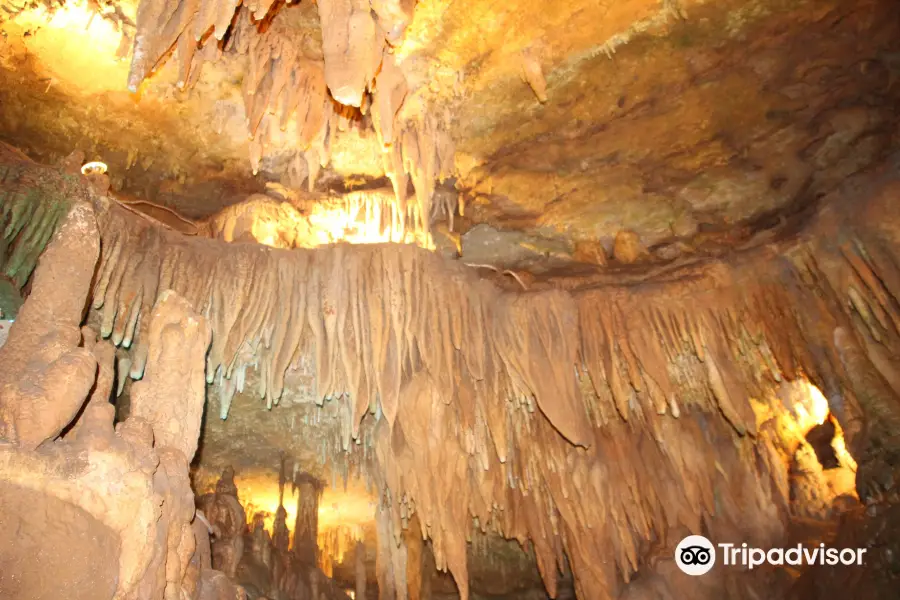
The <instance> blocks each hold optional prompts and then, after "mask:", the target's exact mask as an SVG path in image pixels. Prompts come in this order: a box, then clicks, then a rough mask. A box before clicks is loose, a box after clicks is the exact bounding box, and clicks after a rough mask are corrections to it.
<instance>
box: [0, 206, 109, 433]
mask: <svg viewBox="0 0 900 600" xmlns="http://www.w3.org/2000/svg"><path fill="white" fill-rule="evenodd" d="M99 250H100V248H99V240H98V235H97V225H96V222H95V221H94V215H93V211H92V210H91V208H90V206H89V205H87V204H84V203H79V204H76V205H75V206H73V208H72V209H71V211H70V212H69V214H68V215H67V216H66V217H65V218H64V220H63V222H62V224H61V225H60V227H59V231H58V234H57V236H56V238H55V239H54V240H53V241H52V242H51V243H50V244H49V245H48V247H47V251H46V252H44V254H43V255H42V256H41V259H40V263H39V265H38V269H37V271H36V272H35V276H34V283H33V284H32V296H31V301H29V302H26V303H25V305H24V306H23V307H22V309H21V310H20V312H19V316H18V318H17V320H16V326H15V327H13V328H12V330H11V331H10V333H9V338H8V339H7V341H6V344H5V345H4V346H3V347H2V348H0V361H2V363H3V365H4V370H3V372H2V373H0V436H2V437H3V438H5V439H6V440H8V441H10V442H13V443H16V444H18V445H19V446H21V447H22V448H25V449H34V448H37V447H38V446H39V445H40V444H41V443H43V442H44V441H46V440H52V439H54V438H55V437H56V436H58V435H59V434H60V432H61V431H62V429H63V428H64V427H65V426H66V425H68V424H69V423H70V422H71V421H72V419H73V418H74V417H75V415H76V413H78V410H79V409H80V408H81V405H82V403H84V399H85V398H86V397H87V395H88V392H89V391H90V389H91V386H93V384H94V376H95V373H96V370H97V361H96V360H95V358H94V357H93V355H92V354H91V353H90V352H89V351H88V350H86V349H84V348H79V347H78V346H79V344H80V342H81V331H80V328H79V325H80V323H81V318H82V314H81V307H82V306H83V305H84V302H85V301H86V299H87V296H88V293H89V290H90V285H89V282H90V280H91V275H92V273H93V270H94V265H95V264H96V262H97V256H98V254H99ZM73 258H75V259H74V260H73Z"/></svg>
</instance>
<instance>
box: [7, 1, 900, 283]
mask: <svg viewBox="0 0 900 600" xmlns="http://www.w3.org/2000/svg"><path fill="white" fill-rule="evenodd" d="M152 4H153V3H148V5H147V6H148V7H152ZM155 4H157V5H159V6H160V7H162V6H166V7H168V10H169V11H170V12H171V11H174V10H175V9H176V7H180V6H182V5H181V4H179V3H177V2H169V3H165V2H157V3H155ZM183 4H184V7H183V9H179V10H182V12H188V11H190V10H194V11H197V10H199V9H198V8H197V5H194V4H191V3H183ZM350 4H352V3H350ZM382 4H384V5H390V6H394V5H396V6H397V7H399V8H400V9H406V10H407V13H408V14H410V16H411V19H409V23H408V26H407V27H406V29H405V31H403V28H402V27H401V26H395V28H394V29H392V30H391V31H389V32H388V33H387V34H386V35H387V37H388V38H390V39H389V41H388V42H385V44H384V45H385V46H386V47H387V49H388V50H387V54H385V56H389V57H390V58H391V60H392V61H393V63H396V66H397V67H399V69H400V71H401V72H402V76H403V78H404V80H405V84H406V85H405V87H406V90H407V92H406V94H405V96H403V100H402V103H401V104H400V105H399V106H397V105H396V102H395V103H394V105H392V108H393V109H394V110H396V111H397V115H396V116H397V119H396V122H397V123H398V124H399V123H403V122H411V121H412V122H416V121H418V122H422V121H423V120H424V119H431V120H432V121H433V127H435V128H438V129H440V130H441V132H445V133H446V134H447V135H449V137H450V139H451V140H452V143H453V148H454V149H455V151H454V153H453V156H452V159H453V160H452V167H450V168H447V169H446V172H442V173H440V175H446V176H445V177H441V178H440V179H443V182H442V183H438V185H439V189H438V192H437V193H438V195H440V194H445V195H446V194H450V195H458V196H460V200H461V202H462V204H463V207H464V209H463V210H462V211H461V212H462V213H463V216H461V217H460V216H458V217H457V218H456V223H455V225H454V229H455V230H456V233H457V234H459V233H462V234H463V235H464V236H465V233H466V232H467V231H468V230H470V229H471V228H472V227H474V226H475V225H478V224H482V225H484V226H485V227H482V228H479V229H476V230H475V231H474V232H473V233H472V235H471V236H469V237H468V238H465V237H464V242H468V246H469V247H470V248H471V254H472V255H473V256H474V257H476V258H477V259H478V261H480V260H481V259H482V258H483V257H482V255H483V254H494V255H495V258H496V260H497V261H499V262H503V261H506V262H508V263H509V264H510V265H512V266H520V267H521V268H523V269H529V268H530V267H534V268H531V269H530V270H540V267H539V266H536V265H535V264H534V263H535V262H540V261H541V259H545V261H547V260H549V261H550V262H551V263H552V261H553V260H554V259H558V260H561V261H562V262H566V261H569V262H571V261H573V260H574V261H576V262H578V261H581V262H586V263H597V262H603V261H604V257H602V256H600V255H601V254H606V255H612V254H613V240H614V238H615V236H616V234H617V233H618V232H619V231H622V230H630V231H634V232H636V233H637V235H638V236H639V239H640V243H641V245H643V246H645V247H647V248H650V249H651V251H655V252H656V255H657V257H659V258H662V259H664V260H665V259H670V258H671V257H672V256H673V255H678V254H682V253H685V252H691V251H694V250H696V248H698V247H703V245H704V243H706V242H708V238H709V237H711V236H713V237H714V236H715V235H716V234H717V233H721V232H722V231H723V230H725V229H727V230H729V231H730V232H731V234H732V237H735V236H736V237H740V236H741V235H742V234H741V233H740V232H739V230H738V229H739V228H736V226H737V225H740V224H744V223H748V222H752V221H753V220H754V219H759V218H762V217H766V216H771V215H772V214H773V213H778V212H779V211H789V210H792V209H795V208H796V207H797V205H802V204H805V203H809V202H811V201H813V200H814V199H815V198H816V197H818V196H821V195H822V194H824V193H826V192H827V191H829V190H830V189H832V188H833V187H834V186H835V185H836V182H838V181H840V180H841V179H842V178H843V177H845V176H847V175H848V174H850V173H852V172H855V171H858V170H859V169H861V168H864V167H865V166H867V165H869V164H872V163H874V162H876V161H877V160H878V159H879V158H880V157H881V156H882V155H883V154H884V153H885V152H886V150H887V149H888V148H889V147H890V146H891V143H892V140H893V138H894V137H896V119H895V117H894V114H895V111H893V110H892V104H891V102H890V98H892V97H893V96H894V94H892V92H893V89H894V88H893V83H894V81H895V77H896V74H897V72H898V60H897V58H896V54H895V52H896V48H892V45H893V46H896V45H897V42H896V38H895V37H894V35H893V34H894V33H895V32H894V27H893V24H892V20H891V19H890V18H881V16H883V15H884V11H885V10H890V7H889V6H888V3H882V4H878V3H876V2H871V1H867V2H839V1H836V2H783V1H778V0H767V1H759V2H758V1H752V2H747V1H745V0H733V1H728V2H717V3H711V2H702V1H701V2H694V1H678V2H675V1H671V0H666V1H663V2H659V1H657V0H629V1H627V2H616V3H611V2H594V1H587V0H581V1H576V2H564V3H563V2H554V3H546V2H536V1H535V2H533V1H529V0H519V1H517V2H505V3H500V4H498V3H495V2H490V1H488V0H467V1H456V2H449V1H445V0H444V1H442V0H430V1H426V2H419V3H418V4H416V3H414V2H413V3H410V2H399V3H397V2H395V3H390V2H387V3H382ZM48 5H49V7H50V10H51V11H54V13H55V14H56V16H55V17H54V18H53V19H51V20H50V22H49V23H48V22H47V18H46V15H44V12H43V11H42V10H35V9H28V8H27V7H28V6H31V5H30V4H28V3H24V2H23V1H22V0H11V1H10V0H7V1H6V2H4V7H5V13H4V14H5V16H4V17H3V19H4V25H3V32H4V34H3V39H2V42H0V43H2V50H3V51H2V56H3V59H2V60H3V69H2V72H0V76H2V78H3V82H2V86H0V89H2V91H0V102H2V106H3V110H2V117H0V135H2V136H3V138H4V139H6V140H7V141H9V142H12V143H14V144H15V145H17V146H19V147H21V148H23V149H24V150H26V151H27V152H29V153H30V154H32V155H33V157H35V158H39V159H42V160H45V161H49V162H53V161H54V160H58V159H60V158H62V157H64V156H66V155H68V154H69V153H70V152H71V151H72V150H74V149H81V150H83V151H85V152H86V154H87V155H88V156H89V158H96V159H102V160H103V161H105V162H106V163H107V164H108V165H109V175H110V177H111V180H112V184H113V189H115V190H117V191H119V192H120V193H121V194H123V195H125V196H132V197H137V198H144V199H147V200H151V201H154V202H157V203H160V204H164V205H168V206H171V207H174V208H176V209H178V210H179V211H180V212H181V213H183V214H185V215H188V216H193V217H199V216H206V215H210V214H212V213H214V212H216V211H218V210H219V209H221V208H222V207H223V206H224V205H227V204H231V203H235V202H237V201H240V200H242V199H243V198H245V197H246V196H247V195H248V194H250V193H253V192H259V191H263V190H264V189H265V184H266V183H267V182H278V183H281V184H284V185H287V186H291V187H298V188H299V187H301V185H305V184H304V183H303V182H304V180H306V179H307V175H308V168H307V166H306V165H305V164H299V163H303V161H300V160H298V156H297V155H298V153H302V150H303V149H302V147H301V146H302V141H303V140H300V141H298V139H297V136H295V135H293V128H288V129H287V130H286V131H284V132H282V131H280V130H279V128H278V127H274V126H273V127H268V130H267V131H266V132H264V134H263V132H260V131H259V130H257V132H256V139H257V140H258V141H260V142H261V143H263V144H264V146H265V147H264V148H261V149H256V150H254V149H253V147H252V146H253V142H252V141H251V140H249V139H248V125H247V120H248V119H247V118H246V117H245V104H246V103H245V102H244V99H242V85H243V83H244V82H245V80H246V79H247V78H248V77H253V76H257V77H258V75H254V69H256V67H255V66H254V64H253V63H254V60H256V59H254V58H252V57H253V56H255V55H254V54H253V52H251V51H248V50H247V49H246V48H244V49H242V50H240V51H238V50H236V49H234V48H230V49H226V50H225V51H224V52H222V51H220V50H219V51H218V52H219V53H220V54H221V57H220V58H219V59H218V60H216V57H214V56H211V55H212V54H215V52H213V50H216V48H215V46H216V43H215V42H216V41H217V40H216V39H215V38H218V37H220V31H219V30H220V29H222V26H221V25H219V26H216V27H214V28H213V29H212V30H211V33H209V34H206V35H207V37H206V38H204V42H203V44H202V45H201V46H200V48H199V50H197V51H196V52H195V56H194V58H193V66H191V61H190V60H188V61H185V60H184V59H183V58H182V57H183V56H184V54H185V52H184V51H179V50H178V48H177V44H176V43H174V42H172V44H171V46H172V47H171V48H170V47H169V46H167V45H166V44H168V43H169V41H170V39H171V40H175V39H176V37H177V36H171V35H170V36H169V38H166V39H162V38H165V35H162V36H161V39H162V41H159V40H156V41H154V44H155V46H154V47H153V48H151V49H150V50H152V51H153V52H150V53H151V54H153V53H155V54H158V55H159V56H160V57H161V59H160V61H159V64H157V65H155V66H156V67H157V68H156V71H155V72H154V73H153V74H152V76H150V71H151V70H152V69H149V68H147V71H148V73H147V74H148V78H147V79H141V77H140V76H135V75H132V79H131V80H129V67H131V66H132V64H137V62H136V61H134V50H133V45H132V42H133V40H134V38H135V36H136V35H138V37H140V35H141V27H142V26H141V24H140V23H139V24H138V27H137V29H136V28H135V25H134V24H135V22H137V21H139V17H138V15H137V6H136V3H135V2H131V1H130V0H126V1H124V2H112V3H110V2H103V3H100V4H96V5H93V4H92V5H90V6H91V7H93V8H85V7H82V8H78V7H79V6H80V5H76V4H72V3H67V4H66V6H65V7H63V8H59V6H57V5H55V4H54V3H49V2H48ZM408 5H414V11H412V12H409V9H410V8H411V6H408ZM85 6H87V5H85ZM329 6H330V4H329ZM390 6H389V7H390ZM389 7H388V8H389ZM250 9H252V12H253V13H254V16H258V17H259V18H260V19H261V20H260V21H259V22H257V23H256V27H257V30H258V31H262V30H265V33H266V35H268V36H270V37H276V36H281V38H283V40H284V41H285V42H286V45H290V47H292V48H296V50H295V51H294V54H295V55H296V56H295V58H294V60H296V61H312V62H317V61H321V60H323V56H324V53H323V34H322V31H323V25H322V23H321V22H320V18H319V11H320V10H321V8H320V7H319V6H317V5H316V4H315V3H314V2H309V1H306V0H304V1H303V2H300V3H292V4H283V3H281V2H276V3H273V4H271V6H268V3H263V4H262V5H261V6H256V5H255V4H254V5H252V6H251V7H250ZM250 9H247V10H245V11H244V12H241V11H238V13H236V16H235V18H234V22H233V24H232V26H231V27H232V30H233V29H238V27H237V25H238V24H239V22H240V21H241V19H244V20H246V21H247V22H248V23H249V22H250V17H249V14H245V13H249V12H251V10H250ZM150 10H151V8H148V12H149V11H150ZM210 10H212V9H210ZM210 10H206V12H207V13H209V12H210ZM218 10H220V12H221V11H222V9H221V7H219V9H218ZM92 11H93V12H96V13H100V14H101V15H103V16H105V18H101V17H97V18H94V19H93V20H91V17H90V15H91V12H92ZM157 12H160V11H157ZM225 12H226V13H227V12H228V11H227V10H226V11H225ZM401 12H402V11H401ZM164 14H168V13H164ZM223 14H224V13H223ZM229 14H230V13H229ZM204 16H207V17H208V16H209V15H206V14H205V13H203V12H201V13H200V14H199V15H197V16H196V18H194V19H193V20H190V21H189V23H190V24H189V25H188V26H187V27H188V29H190V33H193V32H194V30H195V29H199V27H200V26H199V25H197V23H200V22H201V21H202V19H203V17H204ZM227 16H228V15H226V17H221V16H220V17H219V20H220V21H221V20H222V19H223V18H225V23H226V24H227V23H228V22H229V21H228V19H227ZM179 17H180V18H182V19H183V18H184V17H183V15H182V13H178V14H177V15H176V16H175V17H172V21H173V22H174V21H176V20H177V19H178V18H179ZM42 18H43V20H42ZM149 18H152V17H147V19H149ZM89 21H90V24H89V26H88V22H89ZM375 22H376V23H378V24H379V25H381V22H380V21H378V19H375ZM144 28H145V29H148V30H149V31H150V32H156V31H158V30H163V29H164V28H163V27H162V24H161V23H160V22H159V21H157V22H154V23H149V21H148V23H147V25H145V26H144ZM169 29H171V24H170V26H169ZM186 30H187V29H186ZM397 31H400V32H401V33H400V34H397V35H394V34H396V32H397ZM136 32H137V33H136ZM221 33H222V34H224V33H225V32H224V31H222V32H221ZM145 35H146V32H145ZM231 35H232V32H231V30H229V32H228V36H226V37H225V42H228V41H229V36H231ZM262 35H263V34H259V36H262ZM329 35H331V36H332V37H333V36H335V35H338V36H339V35H340V33H339V32H338V33H336V34H334V33H332V34H329ZM392 36H393V37H392ZM182 37H184V38H190V37H191V36H190V35H189V34H185V35H184V36H182ZM351 37H352V36H351ZM178 39H180V38H178ZM266 39H268V38H266ZM210 40H212V41H210ZM253 41H255V39H254V40H250V41H247V42H243V43H245V44H252V42H253ZM179 43H180V42H179ZM379 43H380V42H379ZM392 44H394V45H392ZM220 45H222V44H221V43H220ZM226 45H227V44H226ZM234 45H235V46H239V45H240V41H239V43H236V44H234ZM273 47H274V46H273ZM204 48H207V49H208V50H209V49H212V50H209V51H206V52H204V51H203V49H204ZM892 50H893V52H892ZM142 52H143V50H142ZM369 54H372V52H370V53H369ZM199 55H202V56H200V57H199V58H198V56H199ZM370 58H371V57H370ZM151 60H152V57H151ZM381 60H382V57H381V56H380V55H378V56H375V57H374V61H375V63H378V62H380V61H381ZM324 61H325V64H326V65H328V63H329V60H328V57H327V56H324ZM186 62H187V64H188V67H185V66H184V65H185V64H186ZM332 62H333V63H334V62H336V60H333V61H332ZM358 62H359V61H358ZM149 64H150V63H148V65H149ZM150 66H153V65H150ZM393 66H394V65H393V64H392V66H391V67H392V68H393ZM201 67H202V68H201ZM145 68H146V67H145ZM360 68H361V67H360ZM379 68H380V67H378V66H375V67H371V68H369V70H370V71H373V72H376V71H377V70H378V69H379ZM131 70H132V71H135V68H134V67H132V68H131ZM138 70H140V69H138ZM331 70H332V71H334V70H335V69H331ZM386 70H387V69H385V68H382V69H381V71H380V74H381V73H384V72H385V71H386ZM327 72H328V69H327V68H326V74H327ZM185 73H188V76H187V77H185ZM363 76H364V75H363ZM192 78H193V79H192ZM327 79H328V77H327V76H326V80H327ZM182 80H186V81H182ZM529 82H530V83H529ZM182 83H184V84H185V85H184V88H185V89H181V88H182V85H181V84H182ZM129 84H131V86H132V87H133V88H135V90H136V91H134V92H130V91H129V89H128V86H129ZM334 87H335V84H332V85H331V88H334ZM369 87H370V88H372V87H373V86H371V85H370V86H369ZM314 88H315V86H313V87H311V88H308V89H306V88H304V89H305V90H306V91H308V92H309V91H310V90H314ZM310 93H312V92H310ZM333 93H334V89H331V91H330V94H333ZM338 95H340V92H338ZM351 102H352V101H351ZM372 102H373V100H372V95H371V94H370V93H369V92H365V96H364V97H362V104H363V106H364V108H365V107H366V105H367V104H372ZM335 106H339V105H335ZM372 108H373V110H366V113H367V114H366V115H362V114H361V113H360V112H359V110H358V109H354V108H352V107H350V108H346V107H345V109H342V110H343V111H344V113H346V118H343V119H338V121H339V123H337V126H335V127H332V131H331V133H330V136H329V137H330V139H329V144H330V148H329V152H330V156H329V157H328V160H327V164H326V166H325V168H324V170H323V171H322V173H321V175H320V176H319V177H318V178H316V182H315V186H314V189H315V190H316V191H317V192H323V191H326V190H329V189H347V188H353V187H354V186H356V187H358V186H366V185H371V184H373V182H377V181H379V180H381V183H382V184H384V183H386V179H385V164H386V162H385V161H384V160H383V159H382V157H381V150H380V147H381V144H380V139H381V136H380V135H377V134H376V131H375V129H376V127H374V126H373V117H375V116H376V115H375V114H374V113H375V112H377V104H372ZM273 112H274V110H273ZM251 120H252V119H251ZM382 120H384V119H383V118H382ZM382 129H384V128H382ZM395 129H399V128H398V127H397V126H396V125H395ZM301 137H302V136H301ZM398 137H400V136H399V135H398ZM263 138H265V139H264V140H263ZM254 152H256V153H258V154H260V156H259V157H258V164H257V165H256V170H257V173H256V175H254V173H253V171H254V168H253V166H252V162H254V161H251V158H250V157H251V154H253V153H254ZM323 162H324V161H323ZM298 164H299V166H298ZM387 185H388V186H389V185H390V184H387ZM485 228H489V229H485ZM497 230H499V231H497ZM517 236H518V237H517ZM676 240H677V241H678V243H674V242H675V241H676ZM598 244H599V245H600V246H602V249H603V252H600V248H598ZM523 247H524V248H525V249H524V250H523ZM636 256H637V257H638V258H640V257H642V256H647V257H649V256H650V255H645V254H643V253H642V252H639V253H638V254H637V255H636ZM529 259H530V261H529ZM523 265H524V266H523Z"/></svg>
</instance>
